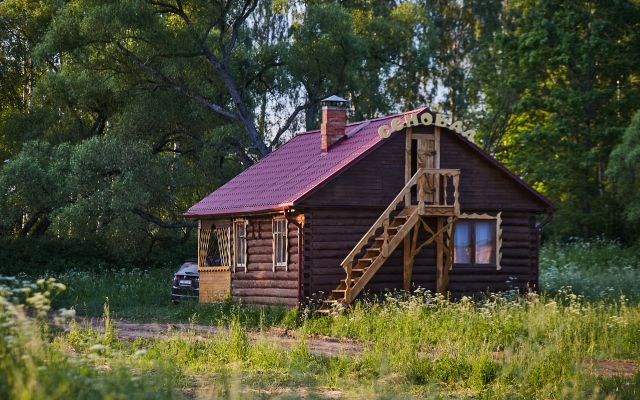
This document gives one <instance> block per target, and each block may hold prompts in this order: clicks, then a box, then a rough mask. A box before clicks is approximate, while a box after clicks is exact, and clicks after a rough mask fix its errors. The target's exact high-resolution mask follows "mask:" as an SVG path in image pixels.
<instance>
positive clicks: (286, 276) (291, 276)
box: [231, 270, 298, 281]
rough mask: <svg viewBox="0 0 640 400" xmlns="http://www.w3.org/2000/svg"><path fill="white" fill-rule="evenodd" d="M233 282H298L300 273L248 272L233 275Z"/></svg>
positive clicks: (290, 271)
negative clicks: (260, 280)
mask: <svg viewBox="0 0 640 400" xmlns="http://www.w3.org/2000/svg"><path fill="white" fill-rule="evenodd" d="M231 279H232V281H236V280H247V279H258V280H259V279H267V280H268V279H273V280H279V279H280V280H295V281H297V280H298V271H293V270H289V271H276V272H273V271H247V272H235V273H233V274H231Z"/></svg>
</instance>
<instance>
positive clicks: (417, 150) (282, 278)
mask: <svg viewBox="0 0 640 400" xmlns="http://www.w3.org/2000/svg"><path fill="white" fill-rule="evenodd" d="M328 100H339V101H343V99H340V98H333V99H331V98H330V99H328ZM325 104H326V103H325ZM336 104H337V105H336ZM345 117H346V108H345V107H344V106H341V105H340V103H329V105H325V106H324V107H323V109H322V124H321V129H319V130H313V131H308V132H302V133H299V134H297V135H295V136H294V137H293V138H292V139H290V140H289V141H288V142H287V143H285V144H283V145H282V146H280V147H279V148H278V149H277V150H275V151H274V152H272V153H271V154H269V155H267V156H266V157H264V158H263V159H261V160H260V161H259V162H257V163H256V164H254V165H253V166H251V167H250V168H248V169H246V170H245V171H244V172H242V173H241V174H239V175H238V176H236V177H235V178H234V179H232V180H230V181H229V182H228V183H226V184H225V185H224V186H222V187H220V188H219V189H218V190H216V191H214V192H213V193H211V194H210V195H209V196H207V197H205V198H204V199H202V200H201V201H200V202H198V203H197V204H195V205H194V206H192V207H191V208H189V210H188V211H186V212H185V213H184V214H183V215H182V216H183V217H185V218H193V219H197V220H198V221H199V230H198V271H199V273H200V301H201V302H213V301H217V300H218V299H219V298H220V296H224V295H231V296H233V298H234V299H237V300H239V301H241V302H243V303H254V304H265V305H274V304H284V305H287V306H291V307H293V306H296V305H299V304H301V303H304V302H306V301H308V300H309V299H313V298H318V297H320V300H323V303H322V307H321V308H320V311H324V312H330V311H331V310H332V309H333V307H336V306H337V305H339V304H341V305H343V306H347V305H349V304H350V303H352V302H353V301H354V300H356V298H358V296H363V293H369V294H375V293H380V292H382V291H385V290H405V291H410V290H412V289H413V288H416V287H421V288H423V289H425V290H430V291H431V292H432V293H435V292H438V293H442V294H445V293H448V294H449V295H450V296H451V297H461V296H463V295H474V294H478V293H483V292H485V293H486V292H493V291H506V290H509V289H512V288H513V287H514V286H516V287H518V286H519V288H520V289H521V290H526V288H528V290H537V289H538V251H539V241H538V237H539V236H538V231H539V229H540V228H541V227H542V226H543V225H544V224H545V223H547V222H548V221H549V220H550V219H551V217H552V213H553V212H554V211H555V210H557V207H556V206H555V205H554V204H553V203H552V202H551V201H550V200H548V199H547V198H545V197H544V196H543V195H541V194H540V193H538V192H537V191H536V190H535V189H534V188H532V187H531V186H529V185H528V184H527V183H526V182H524V181H523V180H522V179H521V178H519V177H518V176H517V175H515V174H514V173H513V172H511V171H510V170H508V169H507V168H506V167H505V166H503V165H502V164H500V163H499V162H498V161H496V160H495V159H494V158H493V157H491V156H490V155H489V154H487V153H486V152H484V151H483V150H482V149H480V148H479V147H478V146H476V145H475V144H474V143H473V142H472V141H470V140H469V139H468V138H467V137H465V136H463V135H461V134H460V133H458V132H456V131H455V130H454V129H455V128H454V127H453V126H452V125H453V124H452V125H447V124H446V123H443V122H440V123H438V124H436V123H434V122H433V121H434V120H436V122H438V121H437V120H438V119H441V118H442V117H441V116H437V115H436V114H435V113H433V112H432V111H431V110H429V109H428V108H422V109H418V110H413V111H410V112H406V113H400V114H395V115H390V116H386V117H382V118H375V119H370V120H366V121H360V122H354V123H349V124H346V118H345ZM389 126H393V128H389ZM452 128H453V129H452ZM457 130H458V131H460V129H457ZM545 216H546V219H545V220H544V221H543V222H542V223H536V221H537V220H542V219H544V218H545Z"/></svg>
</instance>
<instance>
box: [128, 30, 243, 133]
mask: <svg viewBox="0 0 640 400" xmlns="http://www.w3.org/2000/svg"><path fill="white" fill-rule="evenodd" d="M116 46H118V48H119V49H120V51H121V52H122V53H123V54H125V55H126V56H128V57H129V58H131V59H132V60H134V61H135V62H136V63H137V64H138V65H139V66H140V67H142V68H143V69H145V70H147V71H148V72H150V73H151V74H152V75H154V76H156V77H157V78H158V79H160V80H161V81H162V82H163V86H166V87H169V88H171V89H173V90H175V91H177V92H180V93H182V94H184V95H185V96H187V97H190V98H192V99H194V100H196V101H198V102H200V103H202V104H204V105H205V106H207V107H208V108H210V109H212V110H213V111H215V112H217V113H218V114H222V115H224V116H226V117H227V118H231V119H233V120H234V121H240V117H239V116H238V115H237V114H236V113H233V112H231V111H229V110H227V109H224V108H222V107H221V106H219V105H217V104H215V103H214V102H213V101H211V100H209V99H207V98H205V97H203V96H201V95H199V94H197V93H195V92H192V91H191V90H189V89H188V88H186V87H185V86H183V85H178V84H177V83H175V82H173V81H172V80H170V79H169V78H167V77H166V76H165V75H164V74H163V73H161V72H160V71H158V70H157V69H155V68H153V67H151V66H150V65H147V63H145V62H144V61H142V60H141V59H140V58H138V56H136V55H135V54H133V53H132V52H131V51H129V50H128V49H127V48H126V47H124V46H123V45H122V44H120V43H119V42H118V43H116Z"/></svg>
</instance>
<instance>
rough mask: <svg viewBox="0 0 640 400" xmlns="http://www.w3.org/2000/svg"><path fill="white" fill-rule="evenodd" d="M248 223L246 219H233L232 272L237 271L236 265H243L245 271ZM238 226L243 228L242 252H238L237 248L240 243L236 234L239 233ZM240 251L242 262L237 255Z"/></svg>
mask: <svg viewBox="0 0 640 400" xmlns="http://www.w3.org/2000/svg"><path fill="white" fill-rule="evenodd" d="M248 225H249V221H248V220H246V219H236V220H235V221H233V271H234V272H238V267H244V272H247V265H248V261H249V260H247V243H248V242H247V226H248ZM238 226H243V228H244V236H243V237H242V239H244V250H243V251H242V252H240V251H239V250H238V245H239V244H240V239H241V237H240V236H238V235H239V233H240V232H239V229H238ZM240 253H242V256H243V259H244V263H243V264H241V263H240V262H239V261H240V260H239V259H238V258H239V257H238V255H239V254H240Z"/></svg>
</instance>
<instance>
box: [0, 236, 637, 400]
mask: <svg viewBox="0 0 640 400" xmlns="http://www.w3.org/2000/svg"><path fill="white" fill-rule="evenodd" d="M638 262H639V260H638V258H637V256H636V250H634V249H626V248H621V247H620V246H619V245H617V244H615V243H605V242H598V243H593V244H585V243H580V242H578V243H572V244H567V245H553V246H548V247H546V248H544V249H543V251H542V253H541V276H540V283H541V287H543V288H546V292H544V293H542V294H540V295H527V296H524V297H523V296H518V295H517V294H515V293H507V294H502V295H495V296H492V297H491V298H488V299H486V300H484V301H481V302H473V301H471V300H469V299H463V300H462V301H459V302H455V303H454V302H449V301H446V300H445V299H442V298H440V297H434V296H431V295H430V294H429V293H424V292H417V293H414V295H412V296H410V297H403V296H399V295H395V294H393V293H390V294H388V296H387V297H386V298H385V299H380V301H378V302H376V303H373V302H372V303H364V304H358V305H356V306H355V307H352V308H350V309H349V310H348V311H347V312H345V313H343V314H340V315H336V316H331V317H324V316H318V315H316V314H314V313H313V312H311V311H308V310H302V311H300V312H298V311H288V310H285V309H283V308H258V307H238V306H236V305H234V304H233V303H231V302H227V303H223V304H215V305H199V304H195V303H192V302H190V303H184V304H181V305H180V306H174V305H172V304H171V303H170V299H169V296H168V287H169V283H170V279H171V274H172V272H173V271H168V270H165V271H152V272H145V271H133V272H124V271H120V272H116V271H111V272H107V273H104V274H103V275H101V276H99V277H96V276H95V275H88V274H83V273H80V272H69V273H66V274H63V275H59V276H57V279H58V281H59V282H63V283H64V284H66V285H67V290H64V291H61V292H60V294H59V295H57V296H56V297H55V299H54V300H53V303H52V306H53V307H54V308H63V307H64V308H70V307H75V309H76V310H77V311H78V313H80V314H85V315H90V316H104V315H107V316H111V317H113V316H116V317H122V318H126V319H130V320H136V321H143V322H159V323H165V322H193V323H200V324H207V325H220V326H225V327H227V328H228V332H227V333H218V334H216V335H215V336H214V337H213V338H211V339H203V338H200V337H198V336H197V335H195V334H186V335H185V334H182V335H177V334H176V335H174V336H171V337H169V338H168V339H163V340H148V339H145V340H143V339H139V340H136V341H133V342H130V341H119V340H117V338H116V332H115V331H114V330H115V328H114V327H113V325H112V324H110V322H109V320H108V319H107V320H106V322H105V324H107V327H106V331H105V333H98V332H97V331H95V330H93V329H92V328H91V327H90V326H88V325H87V326H84V327H83V326H79V325H75V326H74V325H72V326H71V329H70V331H69V332H67V333H55V332H56V331H55V330H54V331H48V332H47V331H43V330H42V328H41V327H42V325H41V324H38V322H37V320H36V319H34V318H30V317H26V316H23V315H21V313H20V307H19V306H16V305H14V303H19V302H21V301H24V300H23V299H24V298H25V296H26V295H25V293H24V291H20V290H18V289H20V288H21V287H24V282H21V281H5V282H4V289H3V292H2V296H3V297H2V298H3V299H4V301H3V303H2V305H0V307H3V313H2V315H3V317H2V318H3V320H2V327H0V335H1V336H0V344H1V345H2V346H0V347H1V349H0V351H1V352H3V353H4V354H0V397H2V398H34V399H35V398H105V397H110V398H141V399H146V398H154V399H162V398H185V397H186V398H298V397H301V396H304V397H305V398H336V397H338V398H456V399H458V398H459V399H461V398H474V399H476V398H477V399H523V398H527V399H528V398H531V399H533V398H536V399H560V398H562V399H565V398H576V399H583V398H588V399H591V398H593V399H614V398H615V399H637V398H640V373H638V369H637V367H638V362H639V361H640V301H639V299H640V296H639V295H640V292H639V289H638V287H637V286H636V285H637V282H640V266H639V265H638ZM55 284H56V282H49V283H47V282H46V281H41V282H40V283H39V284H38V283H37V284H35V286H33V287H32V288H33V289H32V291H31V292H30V293H29V296H32V297H34V293H36V292H39V293H43V294H42V295H39V296H35V297H37V299H36V301H34V300H31V305H32V307H41V308H46V307H47V301H46V300H44V299H45V298H46V296H45V295H44V294H46V292H49V294H50V295H52V296H53V295H55V292H56V291H58V289H56V288H55V287H53V286H52V285H55ZM47 285H48V286H47ZM12 287H13V288H15V289H11V288H12ZM36 287H37V289H35V288H36ZM106 297H108V298H109V309H108V310H106V311H105V298H106ZM247 326H255V327H259V328H260V327H262V328H265V327H269V326H279V327H284V328H290V329H295V330H297V331H298V332H300V333H302V335H300V337H301V338H302V339H301V340H299V341H296V342H295V343H294V344H292V345H291V346H289V347H282V346H279V345H278V344H277V343H274V342H273V341H270V340H266V339H267V334H266V333H265V334H264V339H265V340H261V339H258V340H254V339H252V338H253V337H255V334H253V333H252V334H251V335H250V334H249V332H248V330H247V329H248V328H247ZM314 333H316V334H323V335H329V336H335V337H343V336H347V337H351V338H355V339H357V340H358V341H359V342H360V343H362V344H364V349H365V350H364V351H363V352H362V353H357V354H353V353H347V352H345V353H343V354H339V355H337V356H333V357H328V356H323V355H317V354H314V353H312V352H311V351H310V347H309V345H308V343H307V342H306V340H305V339H304V337H305V334H314ZM259 336H260V334H259ZM8 337H10V338H9V339H7V338H8ZM260 337H262V336H260ZM72 349H73V350H72ZM634 365H635V366H634ZM622 366H626V367H627V369H626V370H624V371H622V370H619V371H618V370H617V367H622ZM629 366H631V369H630V368H629ZM605 367H607V368H605ZM25 393H31V394H29V395H27V397H23V395H24V394H25ZM239 393H240V394H239Z"/></svg>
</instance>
